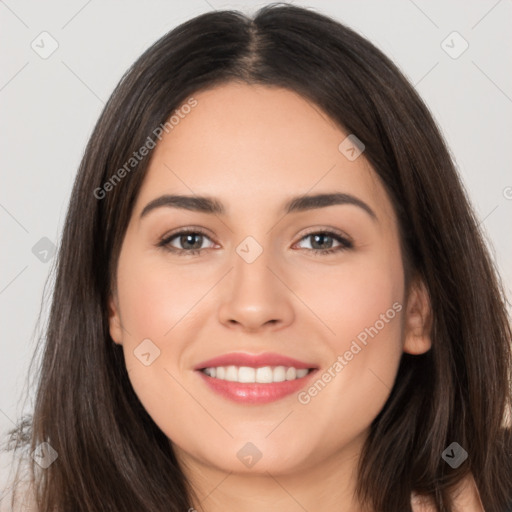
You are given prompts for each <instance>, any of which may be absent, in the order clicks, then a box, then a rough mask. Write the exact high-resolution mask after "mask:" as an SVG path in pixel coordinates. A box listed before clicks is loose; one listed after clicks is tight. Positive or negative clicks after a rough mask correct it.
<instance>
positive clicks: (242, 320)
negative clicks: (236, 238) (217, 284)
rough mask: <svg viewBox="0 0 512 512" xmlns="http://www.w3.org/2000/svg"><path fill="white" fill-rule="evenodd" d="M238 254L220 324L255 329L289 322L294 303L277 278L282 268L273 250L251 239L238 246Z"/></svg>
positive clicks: (223, 304) (235, 258) (225, 295)
mask: <svg viewBox="0 0 512 512" xmlns="http://www.w3.org/2000/svg"><path fill="white" fill-rule="evenodd" d="M260 236H261V237H262V238H263V236H262V235H260ZM265 240H266V241H267V240H268V238H266V239H265ZM235 253H236V254H234V255H233V267H234V268H233V270H232V272H230V278H229V280H228V281H229V285H228V286H227V288H226V290H225V294H223V297H222V299H221V300H222V302H221V305H220V308H219V315H220V318H219V319H220V321H222V322H223V323H229V324H233V323H237V324H240V325H242V326H244V327H245V328H247V329H251V330H254V329H258V328H260V327H261V326H263V325H265V324H269V323H271V324H280V325H281V324H283V323H286V322H289V321H290V320H291V318H292V317H293V312H292V304H291V303H290V297H289V293H287V289H286V287H285V286H284V285H283V283H282V282H281V281H280V280H279V279H278V278H277V277H276V275H275V273H279V271H278V270H277V268H278V266H279V265H278V264H277V261H276V260H275V258H273V254H274V251H273V250H272V248H270V247H268V246H266V244H265V242H264V241H262V242H261V243H260V242H259V241H258V240H256V238H255V237H253V236H247V237H246V238H244V239H243V240H242V241H241V242H240V243H239V244H238V246H236V248H235Z"/></svg>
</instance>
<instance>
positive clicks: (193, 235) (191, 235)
mask: <svg viewBox="0 0 512 512" xmlns="http://www.w3.org/2000/svg"><path fill="white" fill-rule="evenodd" d="M202 236H203V235H200V234H196V233H188V234H186V235H182V236H181V237H180V243H181V244H182V247H183V248H185V249H200V248H201V245H202ZM193 238H199V243H196V244H194V243H192V246H193V247H189V246H187V243H188V242H189V240H190V239H193Z"/></svg>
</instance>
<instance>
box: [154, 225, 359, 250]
mask: <svg viewBox="0 0 512 512" xmlns="http://www.w3.org/2000/svg"><path fill="white" fill-rule="evenodd" d="M188 234H194V235H202V236H205V237H207V238H210V237H209V236H208V235H207V233H205V232H204V231H203V230H201V229H198V228H194V229H182V230H181V231H178V232H176V233H172V234H171V235H169V236H166V237H164V238H162V239H161V240H160V241H159V242H158V244H157V246H158V247H162V248H163V249H165V250H167V251H170V252H172V253H174V254H176V255H178V256H194V255H198V254H200V253H201V252H202V251H204V250H205V249H192V250H189V251H187V250H186V249H177V248H176V247H172V246H171V245H170V243H171V241H172V240H173V239H175V238H177V237H180V236H183V235H188ZM312 235H327V236H328V237H330V238H333V239H335V240H336V241H337V242H339V243H340V245H339V246H338V247H334V248H331V249H306V251H311V252H312V253H313V254H314V255H315V256H324V255H328V254H332V253H335V252H341V251H346V250H348V249H352V248H353V247H354V245H353V243H352V242H351V241H350V240H349V239H348V238H345V237H344V236H342V235H340V234H339V233H336V232H334V231H329V230H319V231H311V232H309V233H307V234H305V235H304V236H303V237H302V238H301V239H300V240H299V242H300V241H302V240H304V239H305V238H308V237H310V236H312Z"/></svg>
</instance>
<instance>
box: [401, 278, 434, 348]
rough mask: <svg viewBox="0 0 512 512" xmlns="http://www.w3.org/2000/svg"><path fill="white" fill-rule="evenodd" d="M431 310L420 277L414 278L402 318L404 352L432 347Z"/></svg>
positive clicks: (426, 292)
mask: <svg viewBox="0 0 512 512" xmlns="http://www.w3.org/2000/svg"><path fill="white" fill-rule="evenodd" d="M431 328H432V310H431V305H430V297H429V295H428V291H427V288H426V286H425V284H424V283H423V280H422V279H419V278H417V279H415V280H414V281H413V282H412V283H411V285H410V289H409V296H408V298H407V307H406V308H405V320H404V347H403V350H404V352H407V353H408V354H413V355H419V354H424V353H425V352H428V351H429V350H430V349H431V347H432V339H431Z"/></svg>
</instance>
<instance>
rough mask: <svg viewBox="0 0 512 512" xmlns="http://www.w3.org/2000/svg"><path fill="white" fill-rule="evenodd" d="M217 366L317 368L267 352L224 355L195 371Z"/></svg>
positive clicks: (196, 367)
mask: <svg viewBox="0 0 512 512" xmlns="http://www.w3.org/2000/svg"><path fill="white" fill-rule="evenodd" d="M216 366H248V367H250V368H260V367H262V366H286V367H293V368H297V369H299V368H308V369H309V368H312V369H316V368H317V366H316V365H315V364H313V363H306V362H304V361H299V360H298V359H294V358H292V357H287V356H283V355H281V354H275V353H273V352H265V353H263V354H247V353H244V352H233V353H231V354H224V355H221V356H218V357H214V358H213V359H208V360H207V361H203V362H201V363H199V364H197V365H196V366H194V370H203V369H204V368H211V367H216Z"/></svg>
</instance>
